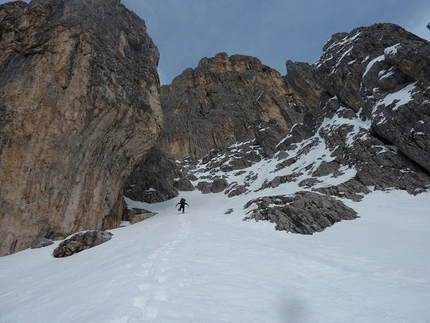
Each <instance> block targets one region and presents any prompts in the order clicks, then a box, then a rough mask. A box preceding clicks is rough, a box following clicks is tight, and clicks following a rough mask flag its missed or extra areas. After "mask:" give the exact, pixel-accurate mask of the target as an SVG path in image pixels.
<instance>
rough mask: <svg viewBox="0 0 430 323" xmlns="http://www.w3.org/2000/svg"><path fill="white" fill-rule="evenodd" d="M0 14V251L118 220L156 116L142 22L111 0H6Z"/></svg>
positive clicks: (154, 55) (153, 75)
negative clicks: (127, 183)
mask: <svg viewBox="0 0 430 323" xmlns="http://www.w3.org/2000/svg"><path fill="white" fill-rule="evenodd" d="M0 22H1V29H0V30H1V34H0V116H1V118H0V138H1V141H0V181H1V183H2V184H1V185H0V199H1V200H0V255H5V254H8V253H12V252H15V251H18V250H21V249H23V248H26V247H29V246H30V244H31V242H32V241H33V240H34V239H36V238H40V237H49V238H54V239H56V238H63V237H65V236H67V235H69V234H71V233H73V232H76V231H79V230H83V229H102V228H108V227H112V226H114V225H116V224H118V222H119V221H120V217H121V214H120V213H121V211H120V210H121V199H122V197H121V195H120V191H121V188H122V183H123V180H124V178H125V177H126V176H127V175H128V174H129V173H130V172H131V171H132V169H133V167H134V166H135V165H136V164H138V163H140V162H142V160H144V158H145V157H146V155H147V153H148V151H149V150H150V149H152V148H153V147H154V145H155V143H156V141H157V140H158V137H159V135H160V133H161V127H162V111H161V107H160V103H159V80H158V75H157V70H156V69H157V64H158V59H159V54H158V50H157V48H156V47H155V45H154V44H153V42H152V40H151V39H150V37H149V36H148V35H147V33H146V26H145V23H144V22H143V21H142V20H141V19H140V18H138V17H137V16H136V15H135V14H134V13H132V12H130V11H129V10H127V9H126V8H125V7H124V6H123V5H121V4H120V3H119V1H118V0H103V1H102V0H91V1H84V0H60V1H58V0H55V1H54V0H33V1H32V2H31V3H30V4H26V3H24V2H14V3H9V4H5V5H2V6H0ZM119 196H120V198H119V200H118V197H119Z"/></svg>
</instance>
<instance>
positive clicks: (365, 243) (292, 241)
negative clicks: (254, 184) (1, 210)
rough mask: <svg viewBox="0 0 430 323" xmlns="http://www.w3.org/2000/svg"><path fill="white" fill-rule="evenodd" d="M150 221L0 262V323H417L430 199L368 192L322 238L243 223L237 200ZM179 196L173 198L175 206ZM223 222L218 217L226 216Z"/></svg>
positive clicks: (161, 213)
mask: <svg viewBox="0 0 430 323" xmlns="http://www.w3.org/2000/svg"><path fill="white" fill-rule="evenodd" d="M182 196H183V197H185V198H186V199H187V202H188V203H189V204H190V208H187V209H186V212H185V214H181V213H179V212H178V210H177V208H175V204H176V203H177V202H178V201H179V199H178V200H172V201H167V202H164V203H159V204H153V205H148V204H145V205H140V206H142V207H144V208H146V209H149V210H151V211H156V212H158V214H157V215H156V216H154V217H152V218H150V219H147V220H145V221H143V222H140V223H138V224H135V225H132V226H126V227H123V228H119V229H116V230H111V232H112V233H114V236H113V237H112V239H111V240H110V241H108V242H107V243H104V244H102V245H100V246H97V247H95V248H92V249H89V250H86V251H84V252H81V253H78V254H76V255H73V256H72V257H68V258H63V259H57V258H53V257H52V251H53V249H54V248H55V246H56V245H58V243H56V244H55V245H54V246H49V247H46V248H43V249H37V250H25V251H22V252H19V253H17V254H14V255H11V256H7V257H2V258H0V290H1V291H2V293H1V295H0V322H2V323H3V322H8V323H9V322H45V321H46V322H47V321H51V322H111V323H114V322H124V323H125V322H148V321H149V322H163V323H168V322H187V323H188V322H205V323H206V322H209V323H211V322H375V321H378V322H383V323H388V322H389V323H393V322H394V323H396V322H425V321H426V319H427V318H428V317H430V309H429V307H428V299H430V271H429V270H428V269H429V268H430V260H429V258H428V254H429V252H430V250H429V246H430V236H429V234H428V232H430V221H429V214H430V212H429V211H430V210H429V207H428V198H429V197H430V194H428V193H427V194H421V195H418V196H416V197H413V196H410V195H408V194H406V193H403V192H396V191H393V192H390V193H382V192H375V193H372V194H370V195H368V196H367V197H365V199H364V200H363V201H362V202H360V203H353V202H346V203H348V204H349V206H351V207H353V208H354V209H356V210H357V211H358V213H359V215H360V216H361V218H360V219H357V220H353V221H342V222H340V223H338V224H336V225H334V226H333V227H331V228H328V229H326V230H325V231H324V232H322V233H318V234H314V235H312V236H301V235H295V234H290V233H285V232H277V231H275V230H274V225H272V224H270V223H267V222H259V223H256V222H253V221H251V222H243V221H242V219H243V218H244V217H245V211H244V210H243V205H244V202H245V200H243V199H240V198H233V199H228V198H226V197H225V195H223V194H208V195H202V194H200V193H198V192H190V193H184V194H182ZM182 196H181V197H182ZM230 208H232V209H234V211H233V213H231V214H228V215H227V214H224V212H225V211H226V210H227V209H230Z"/></svg>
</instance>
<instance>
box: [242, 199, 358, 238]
mask: <svg viewBox="0 0 430 323" xmlns="http://www.w3.org/2000/svg"><path fill="white" fill-rule="evenodd" d="M254 204H255V205H256V208H255V209H254V210H252V211H249V212H248V213H251V214H250V215H249V216H247V217H246V218H245V219H244V220H250V219H255V220H256V221H260V220H264V221H270V222H273V223H276V230H283V231H287V232H293V233H300V234H313V233H315V232H321V231H323V230H324V229H325V228H327V227H330V226H332V225H333V224H334V223H336V222H339V221H341V220H353V219H356V218H357V212H355V211H354V210H353V209H351V208H350V207H347V206H346V205H345V204H343V203H342V202H340V201H338V200H336V199H335V198H333V197H330V196H328V195H322V194H316V193H312V192H297V193H296V194H295V195H294V196H292V197H290V196H283V195H281V196H266V197H262V198H258V199H256V200H251V201H249V202H248V203H247V204H246V205H245V209H246V208H249V207H251V206H252V205H254Z"/></svg>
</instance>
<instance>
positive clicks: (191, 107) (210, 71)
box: [159, 53, 319, 158]
mask: <svg viewBox="0 0 430 323" xmlns="http://www.w3.org/2000/svg"><path fill="white" fill-rule="evenodd" d="M310 72H311V71H310ZM314 83H315V82H314ZM315 95H316V96H319V94H318V93H316V94H315ZM315 100H316V99H315ZM309 101H312V100H309ZM306 103H307V102H305V101H304V100H303V98H302V97H301V96H299V95H297V94H296V93H295V92H294V90H293V89H292V88H291V87H290V86H289V85H288V84H287V82H286V81H285V80H284V78H283V77H282V76H281V74H280V73H279V72H277V71H275V70H273V69H271V68H269V67H267V66H265V65H263V64H261V62H260V61H259V60H258V59H257V58H255V57H250V56H244V55H232V56H230V57H229V56H228V55H227V54H225V53H220V54H217V55H216V56H215V57H213V58H203V59H202V60H201V61H200V63H199V65H198V67H197V68H195V69H187V70H185V71H184V72H183V73H182V74H181V75H180V76H178V77H176V78H175V79H174V80H173V82H172V84H170V85H167V86H163V87H162V89H161V104H162V107H163V111H164V114H165V122H164V132H163V136H162V138H161V141H160V145H159V147H160V148H161V149H162V150H163V151H165V152H166V154H167V156H168V157H170V158H183V157H185V156H190V157H192V158H201V157H203V156H204V155H205V154H207V153H208V152H210V150H211V149H217V148H224V147H226V146H228V145H231V144H233V143H235V142H238V141H246V140H253V139H257V140H258V141H259V143H260V144H261V145H262V146H263V147H264V149H265V152H266V154H267V155H269V156H271V155H273V153H274V152H275V151H276V148H275V147H276V144H277V143H278V142H279V140H280V139H281V138H283V137H284V136H285V134H286V133H287V132H288V131H289V130H290V129H291V127H292V126H293V125H294V124H295V123H298V122H301V121H302V116H303V112H304V111H308V110H309V106H308V105H307V104H306Z"/></svg>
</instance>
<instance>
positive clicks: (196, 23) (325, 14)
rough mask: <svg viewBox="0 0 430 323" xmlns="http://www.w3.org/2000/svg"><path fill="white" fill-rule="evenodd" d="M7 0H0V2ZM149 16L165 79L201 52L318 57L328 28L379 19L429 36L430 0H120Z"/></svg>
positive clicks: (281, 64)
mask: <svg viewBox="0 0 430 323" xmlns="http://www.w3.org/2000/svg"><path fill="white" fill-rule="evenodd" d="M4 2H7V1H4V0H0V3H4ZM121 3H123V4H124V5H125V6H126V7H127V8H129V9H130V10H132V11H134V12H135V13H136V14H137V15H139V16H140V17H141V18H142V19H143V20H145V22H146V25H147V29H148V34H149V35H150V36H151V37H152V39H153V40H154V42H155V44H156V45H157V47H158V49H159V51H160V64H159V70H158V71H159V75H160V81H161V83H162V84H168V83H170V82H171V80H172V79H173V78H174V77H175V76H178V75H179V74H180V73H182V71H184V70H185V69H186V68H188V67H191V68H194V67H196V66H197V64H198V62H199V61H200V59H202V58H203V57H213V56H215V54H217V53H220V52H226V53H227V54H228V55H233V54H244V55H251V56H255V57H258V58H259V59H260V60H261V61H262V63H263V64H265V65H268V66H270V67H272V68H274V69H276V70H278V71H279V72H281V74H283V75H285V74H286V68H285V62H286V61H287V60H288V59H290V60H292V61H300V62H308V63H314V62H315V61H316V60H318V58H319V57H320V56H321V55H322V47H323V46H324V44H325V42H326V41H327V40H328V39H329V38H330V36H331V35H333V34H334V33H337V32H344V31H345V32H350V31H351V30H352V29H354V28H356V27H361V26H370V25H372V24H374V23H378V22H391V23H396V24H398V25H400V26H402V27H404V28H406V29H407V30H409V31H411V32H413V33H415V34H417V35H418V36H420V37H422V38H425V39H427V40H430V30H428V29H427V28H426V25H427V23H428V22H430V3H429V0H361V1H357V0H122V1H121Z"/></svg>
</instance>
